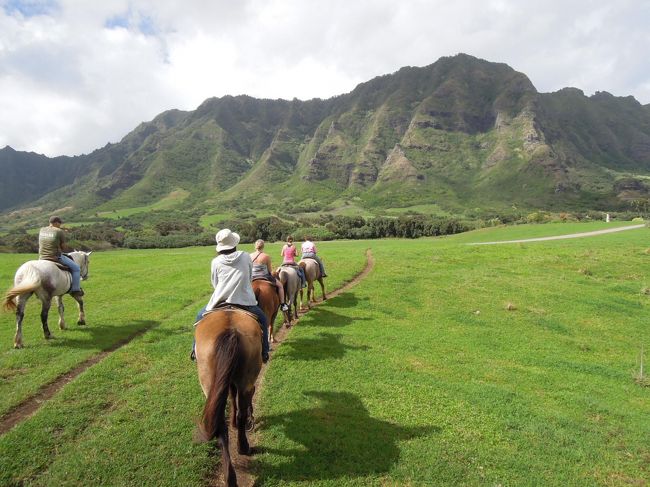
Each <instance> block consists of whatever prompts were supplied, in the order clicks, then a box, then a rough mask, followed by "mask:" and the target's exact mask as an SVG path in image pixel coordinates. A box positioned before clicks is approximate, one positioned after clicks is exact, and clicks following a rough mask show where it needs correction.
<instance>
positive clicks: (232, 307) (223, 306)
mask: <svg viewBox="0 0 650 487" xmlns="http://www.w3.org/2000/svg"><path fill="white" fill-rule="evenodd" d="M215 311H228V312H231V313H245V314H247V315H248V316H250V317H251V318H253V319H254V320H255V321H257V322H258V323H259V321H260V320H258V319H257V315H256V314H255V313H251V312H250V311H248V310H247V309H244V308H242V307H241V306H239V305H237V304H231V303H219V304H217V305H216V306H215V307H214V308H212V309H208V310H206V311H205V313H203V315H202V318H205V317H206V316H207V315H209V314H210V313H214V312H215Z"/></svg>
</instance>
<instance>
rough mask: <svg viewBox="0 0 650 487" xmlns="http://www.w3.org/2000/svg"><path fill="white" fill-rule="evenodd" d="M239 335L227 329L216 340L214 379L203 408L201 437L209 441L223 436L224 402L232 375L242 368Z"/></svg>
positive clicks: (224, 423)
mask: <svg viewBox="0 0 650 487" xmlns="http://www.w3.org/2000/svg"><path fill="white" fill-rule="evenodd" d="M239 342H240V337H239V333H237V331H236V330H235V329H234V328H229V329H227V330H226V331H224V332H223V333H222V334H221V335H219V337H218V338H217V343H216V345H215V349H216V353H215V354H214V361H215V363H214V364H213V370H214V371H215V378H214V381H213V382H212V387H211V388H210V391H209V393H208V397H207V400H206V402H205V407H204V408H203V418H202V424H201V425H200V427H199V428H200V431H201V435H202V436H203V438H204V439H205V440H211V439H212V438H215V437H218V436H220V435H221V434H224V430H225V428H227V425H226V402H227V400H228V393H229V390H230V384H231V382H232V380H233V376H234V373H235V371H236V370H237V369H240V368H241V367H242V362H243V355H242V351H241V347H240V343H239Z"/></svg>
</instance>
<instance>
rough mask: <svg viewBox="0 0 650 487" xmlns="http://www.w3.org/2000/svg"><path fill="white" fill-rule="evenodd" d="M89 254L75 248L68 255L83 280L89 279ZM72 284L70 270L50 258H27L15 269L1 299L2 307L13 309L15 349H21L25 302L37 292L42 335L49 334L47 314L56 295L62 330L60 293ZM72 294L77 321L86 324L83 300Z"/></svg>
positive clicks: (46, 336)
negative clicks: (75, 305)
mask: <svg viewBox="0 0 650 487" xmlns="http://www.w3.org/2000/svg"><path fill="white" fill-rule="evenodd" d="M91 253H92V252H79V251H74V252H70V253H69V254H68V255H69V256H70V258H71V259H72V260H74V261H75V262H76V263H77V265H78V266H79V267H80V269H81V272H80V274H81V279H82V280H84V281H85V280H86V279H88V257H89V256H90V254H91ZM71 283H72V275H71V274H70V272H68V271H64V270H62V269H61V268H60V267H59V264H57V263H56V262H52V261H50V260H30V261H29V262H25V263H24V264H23V265H21V266H20V267H19V268H18V270H17V271H16V275H15V277H14V287H12V288H11V289H10V290H9V291H7V294H6V295H5V299H4V309H5V310H7V311H15V312H16V336H15V338H14V348H23V317H24V316H25V305H26V304H27V300H28V299H29V298H30V296H31V295H32V294H36V296H37V297H38V299H40V300H41V323H42V324H43V334H44V335H45V338H46V339H49V338H51V337H52V335H51V333H50V329H49V328H48V326H47V315H48V313H49V311H50V305H51V304H52V298H56V301H57V305H58V308H59V328H61V329H62V330H65V321H64V319H63V299H62V296H63V295H64V294H65V293H67V292H68V290H69V289H70V284H71ZM73 297H74V299H75V301H77V305H78V307H79V320H78V321H77V324H78V325H85V324H86V315H85V313H84V302H83V299H82V298H81V297H80V296H73Z"/></svg>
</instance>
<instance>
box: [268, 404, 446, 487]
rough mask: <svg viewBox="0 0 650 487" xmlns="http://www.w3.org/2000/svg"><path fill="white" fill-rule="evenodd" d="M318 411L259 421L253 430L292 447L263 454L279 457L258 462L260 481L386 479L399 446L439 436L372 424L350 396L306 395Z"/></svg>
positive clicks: (436, 429) (385, 423)
mask: <svg viewBox="0 0 650 487" xmlns="http://www.w3.org/2000/svg"><path fill="white" fill-rule="evenodd" d="M305 394H306V395H307V396H310V397H312V398H316V399H318V400H319V401H320V405H319V406H317V407H313V408H308V409H301V410H298V411H293V412H290V413H288V414H278V415H274V416H265V417H263V418H261V421H260V423H259V425H258V427H259V428H260V429H262V430H275V431H274V435H284V436H285V437H286V438H287V439H289V440H291V441H292V442H294V443H295V444H296V447H295V448H287V449H282V448H277V449H274V448H262V449H261V451H263V452H264V453H268V454H271V455H276V456H280V457H284V458H285V459H286V460H285V461H284V462H280V463H278V462H277V461H276V462H274V463H275V464H271V463H266V462H264V459H263V458H262V457H260V458H259V459H258V460H256V470H257V471H259V472H261V473H262V477H263V478H260V479H258V482H259V485H265V481H272V480H279V479H282V480H283V481H291V480H299V481H318V480H335V479H343V478H345V479H350V478H354V477H361V478H363V477H367V476H369V475H382V474H386V473H388V472H389V471H390V470H391V469H392V468H393V466H394V465H395V464H397V463H398V462H399V458H400V448H399V442H401V441H405V440H411V439H415V438H419V437H423V436H429V435H432V434H434V433H437V432H439V431H440V430H441V429H440V427H437V426H423V427H417V428H409V427H404V426H400V425H397V424H394V423H391V422H389V421H385V420H382V419H377V418H373V417H371V416H370V414H369V412H368V410H367V409H366V408H365V406H364V405H363V402H362V401H361V399H360V398H359V397H358V396H356V395H355V394H352V393H349V392H333V391H309V392H305Z"/></svg>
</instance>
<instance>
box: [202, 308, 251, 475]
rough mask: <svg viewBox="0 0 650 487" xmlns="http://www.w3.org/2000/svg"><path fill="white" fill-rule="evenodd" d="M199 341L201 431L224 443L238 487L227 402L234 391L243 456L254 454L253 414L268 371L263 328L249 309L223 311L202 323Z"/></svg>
mask: <svg viewBox="0 0 650 487" xmlns="http://www.w3.org/2000/svg"><path fill="white" fill-rule="evenodd" d="M194 337H195V339H196V364H197V368H198V372H199V381H200V382H201V388H202V389H203V393H204V394H205V397H206V401H205V407H204V409H203V417H202V420H201V423H200V425H199V432H200V433H201V438H202V439H203V440H204V441H209V440H211V439H212V438H217V439H218V441H219V446H220V447H221V459H222V466H223V475H224V479H225V482H226V485H228V486H236V485H237V475H236V474H235V469H234V467H233V465H232V461H231V459H230V451H229V449H228V425H227V423H226V402H227V401H228V394H229V393H230V405H231V411H232V416H231V422H232V426H233V427H234V428H237V439H238V446H239V453H240V455H250V454H251V453H252V450H251V447H250V445H249V444H248V438H247V437H246V426H247V423H248V421H249V419H251V418H252V413H253V394H255V380H256V379H257V376H258V375H259V373H260V370H261V369H262V330H261V329H260V325H259V323H258V322H257V320H256V319H255V318H254V317H253V315H251V314H249V313H247V312H245V311H242V310H237V309H218V310H216V311H213V312H211V313H209V314H206V315H205V316H204V317H203V319H202V320H201V321H200V322H199V323H197V325H196V326H195V331H194Z"/></svg>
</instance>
